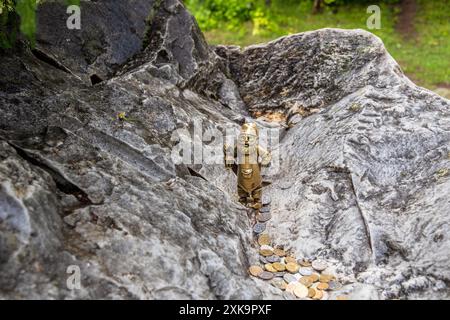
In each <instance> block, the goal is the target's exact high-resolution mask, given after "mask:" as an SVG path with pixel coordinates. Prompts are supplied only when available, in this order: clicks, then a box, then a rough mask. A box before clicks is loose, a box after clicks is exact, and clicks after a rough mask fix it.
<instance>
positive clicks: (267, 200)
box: [261, 194, 272, 206]
mask: <svg viewBox="0 0 450 320" xmlns="http://www.w3.org/2000/svg"><path fill="white" fill-rule="evenodd" d="M261 202H262V204H263V206H267V205H268V204H270V203H271V202H272V198H271V197H270V195H268V194H263V196H262V198H261Z"/></svg>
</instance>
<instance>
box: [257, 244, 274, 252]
mask: <svg viewBox="0 0 450 320" xmlns="http://www.w3.org/2000/svg"><path fill="white" fill-rule="evenodd" d="M259 250H270V251H273V247H271V246H269V245H267V244H263V245H262V246H261V247H259Z"/></svg>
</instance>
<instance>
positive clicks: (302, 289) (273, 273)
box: [248, 196, 347, 300]
mask: <svg viewBox="0 0 450 320" xmlns="http://www.w3.org/2000/svg"><path fill="white" fill-rule="evenodd" d="M262 200H263V201H262V202H263V207H262V208H261V209H260V210H259V212H257V215H256V220H257V222H256V223H255V225H254V226H253V232H254V233H255V235H256V237H257V242H258V246H259V260H260V262H261V265H252V266H250V268H249V270H248V271H249V273H250V275H252V276H254V277H257V278H259V279H263V280H266V281H270V284H271V285H273V286H274V287H276V288H278V289H280V290H282V291H283V292H284V293H283V295H284V297H285V298H286V299H294V298H298V299H305V300H327V299H328V298H329V293H328V292H329V291H330V290H339V289H341V288H342V285H341V283H340V282H339V281H338V280H337V279H336V277H335V276H334V275H331V274H326V273H324V270H325V269H326V268H327V267H328V265H327V263H326V262H325V261H323V260H320V259H316V260H314V261H309V260H308V259H297V258H296V257H295V256H294V255H293V254H292V253H290V252H287V251H285V250H284V249H283V247H280V246H278V247H274V246H272V243H273V242H272V239H271V237H270V236H269V234H267V233H263V232H264V231H265V229H266V223H267V221H269V220H270V218H271V215H270V206H269V205H270V198H269V197H268V196H266V197H263V199H262ZM337 300H347V297H346V296H338V297H337Z"/></svg>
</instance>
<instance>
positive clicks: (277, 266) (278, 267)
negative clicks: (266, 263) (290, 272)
mask: <svg viewBox="0 0 450 320" xmlns="http://www.w3.org/2000/svg"><path fill="white" fill-rule="evenodd" d="M272 265H273V267H274V268H275V270H277V271H284V270H286V265H285V264H283V263H280V262H274V263H273V264H272Z"/></svg>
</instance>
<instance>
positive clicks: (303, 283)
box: [298, 276, 312, 287]
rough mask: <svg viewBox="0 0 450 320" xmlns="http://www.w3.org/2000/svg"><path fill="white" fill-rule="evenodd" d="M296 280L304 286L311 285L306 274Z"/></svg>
mask: <svg viewBox="0 0 450 320" xmlns="http://www.w3.org/2000/svg"><path fill="white" fill-rule="evenodd" d="M298 282H300V283H301V284H302V285H304V286H305V287H310V286H311V285H312V281H311V279H310V278H309V277H308V276H303V277H301V278H300V279H299V280H298Z"/></svg>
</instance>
